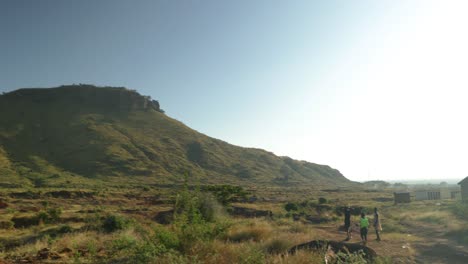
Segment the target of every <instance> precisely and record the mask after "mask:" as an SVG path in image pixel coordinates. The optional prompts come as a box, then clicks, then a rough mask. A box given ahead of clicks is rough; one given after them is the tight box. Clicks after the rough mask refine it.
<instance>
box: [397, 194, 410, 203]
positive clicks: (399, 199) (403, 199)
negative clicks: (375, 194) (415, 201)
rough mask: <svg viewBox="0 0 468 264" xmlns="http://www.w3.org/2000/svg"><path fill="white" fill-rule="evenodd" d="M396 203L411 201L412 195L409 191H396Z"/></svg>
mask: <svg viewBox="0 0 468 264" xmlns="http://www.w3.org/2000/svg"><path fill="white" fill-rule="evenodd" d="M393 195H394V197H395V203H409V202H410V201H411V196H410V194H409V193H394V194H393Z"/></svg>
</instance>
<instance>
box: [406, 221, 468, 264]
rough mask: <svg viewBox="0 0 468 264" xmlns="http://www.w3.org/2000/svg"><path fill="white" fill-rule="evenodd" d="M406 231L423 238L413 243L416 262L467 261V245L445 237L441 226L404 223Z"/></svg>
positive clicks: (464, 263)
mask: <svg viewBox="0 0 468 264" xmlns="http://www.w3.org/2000/svg"><path fill="white" fill-rule="evenodd" d="M405 225H406V226H407V227H408V232H410V233H412V234H414V235H417V236H419V237H421V238H424V239H423V240H421V241H418V243H415V244H414V245H413V246H414V249H415V250H416V254H417V258H416V263H444V264H445V263H451V264H452V263H455V264H458V263H460V264H462V263H463V264H466V263H468V247H467V246H464V245H461V244H459V243H457V242H456V240H455V239H453V238H452V239H451V238H450V237H447V235H446V233H445V229H444V227H443V226H440V225H435V224H423V225H422V224H420V223H418V224H417V225H416V224H412V223H411V222H408V223H405Z"/></svg>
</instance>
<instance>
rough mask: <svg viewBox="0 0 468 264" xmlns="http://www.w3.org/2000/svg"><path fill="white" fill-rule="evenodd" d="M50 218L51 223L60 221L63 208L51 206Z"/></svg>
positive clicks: (48, 211)
mask: <svg viewBox="0 0 468 264" xmlns="http://www.w3.org/2000/svg"><path fill="white" fill-rule="evenodd" d="M47 214H48V220H49V222H51V223H56V222H58V221H60V215H62V209H61V208H50V209H48V210H47Z"/></svg>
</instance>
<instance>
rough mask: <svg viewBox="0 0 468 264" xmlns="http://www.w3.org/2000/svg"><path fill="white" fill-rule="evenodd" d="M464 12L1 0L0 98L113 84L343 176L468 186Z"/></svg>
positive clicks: (163, 0)
mask: <svg viewBox="0 0 468 264" xmlns="http://www.w3.org/2000/svg"><path fill="white" fill-rule="evenodd" d="M467 13H468V2H467V1H463V0H460V1H455V0H446V1H430V0H420V1H416V0H382V1H373V0H355V1H347V0H330V1H309V0H304V1H300V0H295V1H277V0H271V1H266V0H265V1H263V0H256V1H250V0H239V1H219V0H216V1H215V0H206V1H201V0H191V1H188V0H180V1H174V0H159V1H156V0H154V1H153V0H139V1H130V0H128V1H127V0H126V1H123V0H101V1H94V0H81V1H61V0H42V1H36V0H28V1H27V0H0V92H7V91H12V90H15V89H18V88H25V87H55V86H59V85H63V84H73V83H87V84H95V85H102V86H125V87H128V88H130V89H136V90H137V91H139V92H140V93H141V94H144V95H150V96H151V97H152V98H154V99H157V100H159V102H160V104H161V107H162V108H163V109H164V110H165V111H166V114H167V115H169V116H171V117H173V118H175V119H177V120H180V121H182V122H183V123H185V124H186V125H188V126H190V127H192V128H194V129H196V130H198V131H200V132H202V133H204V134H206V135H209V136H212V137H215V138H219V139H222V140H224V141H227V142H229V143H232V144H235V145H239V146H244V147H255V148H262V149H266V150H268V151H272V152H274V153H275V154H277V155H281V156H289V157H292V158H295V159H300V160H307V161H310V162H314V163H319V164H327V165H330V166H332V167H333V168H336V169H338V170H340V171H341V172H342V173H343V174H344V175H345V176H346V177H348V178H350V179H352V180H359V181H365V180H377V179H379V180H410V179H412V180H418V179H461V178H464V177H465V176H467V175H468V162H466V157H467V154H466V152H467V150H468V122H467V121H466V116H467V113H468V103H467V101H468V100H467V99H468V74H467V70H468V34H466V32H467V31H466V27H467V26H468V16H466V14H467Z"/></svg>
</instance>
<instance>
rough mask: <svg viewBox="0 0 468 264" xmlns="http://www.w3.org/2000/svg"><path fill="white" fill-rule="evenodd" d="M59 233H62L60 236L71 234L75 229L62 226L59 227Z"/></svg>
mask: <svg viewBox="0 0 468 264" xmlns="http://www.w3.org/2000/svg"><path fill="white" fill-rule="evenodd" d="M57 232H58V233H60V234H66V233H71V232H73V228H72V227H71V226H69V225H62V226H60V227H59V229H58V230H57Z"/></svg>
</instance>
